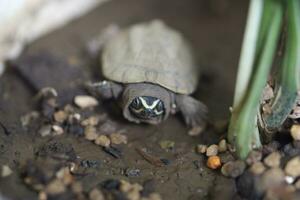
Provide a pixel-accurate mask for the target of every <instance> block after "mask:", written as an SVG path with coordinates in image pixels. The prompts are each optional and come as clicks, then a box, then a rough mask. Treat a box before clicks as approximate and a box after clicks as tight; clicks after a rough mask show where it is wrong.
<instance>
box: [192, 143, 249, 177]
mask: <svg viewBox="0 0 300 200" xmlns="http://www.w3.org/2000/svg"><path fill="white" fill-rule="evenodd" d="M196 151H197V152H198V153H200V154H205V155H206V156H207V163H206V164H207V166H208V167H209V168H211V169H219V168H221V172H222V173H223V175H225V176H229V177H233V178H236V177H238V176H239V175H241V174H242V173H243V172H244V170H245V167H246V165H245V163H244V162H243V161H240V160H234V157H233V156H232V153H233V152H234V149H233V148H232V146H231V145H230V144H227V142H226V140H225V139H222V140H221V141H220V142H219V144H212V145H209V146H207V145H203V144H199V145H198V146H197V148H196Z"/></svg>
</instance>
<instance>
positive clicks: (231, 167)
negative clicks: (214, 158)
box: [221, 160, 246, 178]
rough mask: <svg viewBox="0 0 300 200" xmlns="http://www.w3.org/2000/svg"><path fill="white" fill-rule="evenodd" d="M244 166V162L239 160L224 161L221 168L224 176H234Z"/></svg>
mask: <svg viewBox="0 0 300 200" xmlns="http://www.w3.org/2000/svg"><path fill="white" fill-rule="evenodd" d="M245 168H246V164H245V163H244V162H243V161H241V160H236V161H231V162H228V163H225V164H224V165H223V167H222V169H221V172H222V174H223V175H224V176H228V177H232V178H236V177H238V176H240V175H241V174H242V173H243V172H244V171H245Z"/></svg>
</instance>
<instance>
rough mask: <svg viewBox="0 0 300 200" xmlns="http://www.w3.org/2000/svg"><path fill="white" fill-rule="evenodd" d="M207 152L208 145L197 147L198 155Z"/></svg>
mask: <svg viewBox="0 0 300 200" xmlns="http://www.w3.org/2000/svg"><path fill="white" fill-rule="evenodd" d="M206 150H207V145H204V144H199V145H197V149H196V151H197V152H198V153H206Z"/></svg>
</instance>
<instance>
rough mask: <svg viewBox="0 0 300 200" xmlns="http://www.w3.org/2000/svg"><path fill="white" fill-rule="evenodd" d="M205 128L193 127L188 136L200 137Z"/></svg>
mask: <svg viewBox="0 0 300 200" xmlns="http://www.w3.org/2000/svg"><path fill="white" fill-rule="evenodd" d="M204 128H205V127H202V126H196V127H193V128H192V129H190V130H189V131H188V135H189V136H198V135H200V134H201V133H202V132H203V130H204Z"/></svg>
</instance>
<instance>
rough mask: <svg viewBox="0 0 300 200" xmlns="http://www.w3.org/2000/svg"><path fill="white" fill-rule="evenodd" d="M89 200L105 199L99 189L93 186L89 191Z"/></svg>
mask: <svg viewBox="0 0 300 200" xmlns="http://www.w3.org/2000/svg"><path fill="white" fill-rule="evenodd" d="M89 199H90V200H105V198H104V195H103V193H102V192H101V190H99V189H97V188H94V189H92V190H91V191H90V193H89Z"/></svg>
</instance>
